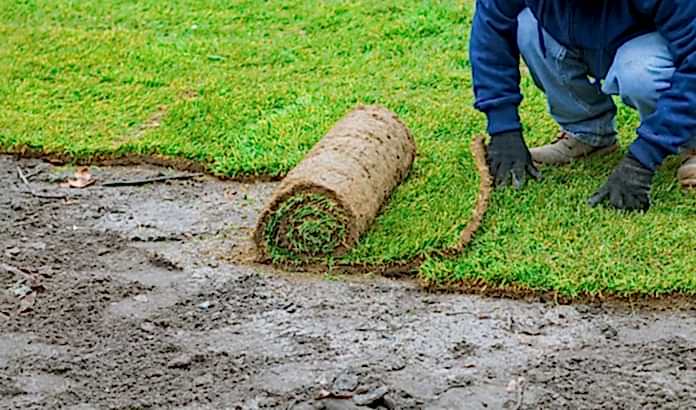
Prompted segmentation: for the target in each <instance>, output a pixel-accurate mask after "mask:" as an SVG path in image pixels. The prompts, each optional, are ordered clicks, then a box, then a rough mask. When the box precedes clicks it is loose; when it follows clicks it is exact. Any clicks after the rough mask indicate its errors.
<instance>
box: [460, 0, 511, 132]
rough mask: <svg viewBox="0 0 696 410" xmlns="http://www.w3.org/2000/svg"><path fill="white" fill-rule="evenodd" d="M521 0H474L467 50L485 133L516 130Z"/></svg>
mask: <svg viewBox="0 0 696 410" xmlns="http://www.w3.org/2000/svg"><path fill="white" fill-rule="evenodd" d="M524 8H525V4H524V0H477V1H476V12H475V14H474V23H473V26H472V30H471V39H470V43H469V54H470V60H471V66H472V71H473V80H474V94H475V96H476V104H475V107H476V109H478V110H480V111H482V112H484V113H485V114H486V116H487V117H488V133H489V134H490V135H496V134H501V133H504V132H508V131H516V130H520V129H521V128H522V127H521V125H520V118H519V114H518V111H517V110H518V107H519V105H520V102H521V101H522V94H521V93H520V69H519V64H520V52H519V50H518V48H517V16H518V15H519V14H520V13H521V12H522V10H524Z"/></svg>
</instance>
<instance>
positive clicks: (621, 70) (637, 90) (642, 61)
mask: <svg viewBox="0 0 696 410" xmlns="http://www.w3.org/2000/svg"><path fill="white" fill-rule="evenodd" d="M675 70H676V68H675V66H674V59H673V57H672V53H671V52H670V51H669V46H668V45H667V41H666V40H665V39H664V37H662V35H660V34H659V33H650V34H645V35H643V36H640V37H637V38H635V39H633V40H631V41H629V42H627V43H626V44H624V45H623V46H621V48H619V50H618V51H617V53H616V58H615V59H614V63H613V64H612V66H611V68H610V69H609V73H608V74H607V78H606V80H605V81H604V85H603V86H602V90H603V91H604V92H605V93H607V94H615V95H619V96H621V100H622V101H623V102H624V103H625V104H627V105H629V106H631V107H633V108H635V109H636V110H638V112H639V113H640V118H641V120H643V119H644V118H646V117H647V116H649V115H650V114H652V113H653V112H654V111H655V109H656V107H657V101H658V99H659V98H660V95H661V94H662V93H663V92H664V91H665V90H668V89H669V88H670V87H671V83H672V76H673V75H674V71H675ZM683 162H684V163H683V164H682V166H681V167H680V168H679V171H678V172H677V175H678V177H679V180H680V181H681V183H682V184H683V185H684V186H695V185H696V130H694V138H692V139H691V141H690V142H688V143H687V144H686V145H685V146H684V150H683Z"/></svg>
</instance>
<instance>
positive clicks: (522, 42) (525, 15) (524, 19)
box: [517, 8, 540, 56]
mask: <svg viewBox="0 0 696 410" xmlns="http://www.w3.org/2000/svg"><path fill="white" fill-rule="evenodd" d="M538 24H539V23H538V22H537V20H536V17H534V14H532V11H531V10H530V9H528V8H527V9H524V10H523V11H522V13H520V15H519V16H517V46H518V47H519V49H520V52H522V55H527V56H528V55H530V54H531V53H538V52H539V48H540V45H539V29H538Z"/></svg>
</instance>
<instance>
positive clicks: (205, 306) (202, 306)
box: [198, 300, 214, 310]
mask: <svg viewBox="0 0 696 410" xmlns="http://www.w3.org/2000/svg"><path fill="white" fill-rule="evenodd" d="M213 306H214V303H213V302H211V301H209V300H206V301H205V302H203V303H199V304H198V308H199V309H201V310H208V309H210V308H211V307H213Z"/></svg>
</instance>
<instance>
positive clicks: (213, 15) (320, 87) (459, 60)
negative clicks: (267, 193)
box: [0, 0, 696, 296]
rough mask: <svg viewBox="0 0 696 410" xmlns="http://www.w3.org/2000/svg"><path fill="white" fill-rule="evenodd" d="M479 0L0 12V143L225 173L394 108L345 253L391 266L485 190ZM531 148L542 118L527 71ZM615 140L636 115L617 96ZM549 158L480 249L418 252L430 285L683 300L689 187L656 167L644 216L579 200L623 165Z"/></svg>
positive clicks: (272, 171) (271, 161)
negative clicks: (371, 205)
mask: <svg viewBox="0 0 696 410" xmlns="http://www.w3.org/2000/svg"><path fill="white" fill-rule="evenodd" d="M472 13H473V2H472V1H467V2H458V1H415V0H408V1H402V2H399V3H398V5H390V4H387V3H384V2H368V1H350V2H349V1H336V2H321V3H317V2H311V1H306V0H303V1H287V2H278V3H274V4H269V3H260V2H256V1H234V2H223V1H214V0H206V1H173V2H160V1H154V0H152V1H143V2H137V3H134V2H130V1H111V2H102V1H95V2H69V1H66V0H59V1H52V2H48V1H38V2H31V3H18V2H3V3H2V4H0V37H2V38H3V47H2V48H0V78H3V81H2V82H0V98H1V99H2V101H3V106H2V108H0V146H1V147H2V148H3V149H4V150H5V151H16V150H18V149H20V148H21V147H30V148H34V149H39V150H43V151H45V152H47V153H61V154H68V155H70V156H72V157H73V158H89V157H92V156H95V155H103V154H107V155H116V156H118V155H127V154H164V155H170V156H175V157H181V158H186V159H190V160H194V161H200V162H201V163H204V164H206V165H207V166H208V167H209V170H210V171H211V172H213V173H215V174H218V175H225V176H236V177H239V176H248V175H270V176H279V175H283V174H285V173H287V172H288V170H289V169H291V168H292V167H293V166H294V165H295V164H297V163H298V162H299V161H300V160H301V158H302V156H303V155H304V154H305V153H306V152H307V151H308V150H309V148H310V147H311V146H312V145H313V144H314V143H315V142H316V141H317V140H318V139H319V138H321V136H322V135H323V134H324V133H325V132H326V131H327V130H328V129H329V128H330V127H331V125H332V124H333V123H334V122H335V121H336V120H338V119H339V118H341V117H342V116H343V115H344V114H345V113H346V112H347V111H348V110H349V109H351V108H352V107H354V106H355V105H357V104H358V103H365V104H372V103H379V104H382V105H385V106H387V107H388V108H390V109H392V110H394V111H395V112H396V113H397V114H398V115H399V116H400V117H401V118H402V119H403V120H404V122H405V123H406V124H407V125H408V126H409V127H410V128H411V130H412V132H413V134H414V136H415V138H416V142H417V145H418V150H419V156H418V158H417V160H416V162H415V164H414V168H413V170H412V172H411V174H410V176H409V179H408V180H407V182H406V183H405V184H403V185H402V186H401V187H400V188H399V189H397V191H396V192H395V193H394V195H393V197H392V200H391V201H390V202H389V204H388V205H387V206H386V208H385V209H384V210H383V213H382V214H381V216H380V217H379V218H378V220H377V222H376V224H375V225H374V227H373V228H372V229H371V230H370V231H369V232H368V234H367V235H366V236H365V237H364V238H363V239H362V240H361V241H360V243H359V245H358V246H357V248H355V250H353V251H352V252H351V253H349V254H348V255H347V256H346V260H348V261H361V262H367V263H375V262H393V261H399V260H403V259H408V258H411V257H414V256H418V255H425V254H428V253H430V252H431V251H432V250H435V249H441V248H444V247H447V246H451V245H453V244H454V243H456V241H457V240H458V236H459V232H460V231H461V230H462V229H463V228H464V226H465V225H466V223H467V221H468V220H469V218H470V216H471V213H472V209H473V207H474V204H475V200H476V194H477V189H478V185H479V181H478V175H477V174H476V168H475V166H474V164H473V158H472V156H471V154H470V153H469V151H468V146H469V142H470V141H471V139H472V138H473V136H474V135H476V134H480V133H482V132H483V131H484V130H485V124H484V118H483V117H482V116H481V115H480V114H478V113H476V112H475V111H474V110H473V108H471V106H472V99H473V96H472V91H471V77H470V64H469V61H468V59H467V54H468V53H467V43H468V39H467V36H468V31H469V24H470V21H471V16H472ZM522 86H523V92H524V94H525V96H526V100H525V103H524V105H523V109H522V117H523V120H524V123H525V126H526V127H527V128H526V130H525V132H526V136H527V140H528V143H529V144H530V145H534V144H538V143H542V142H547V141H549V140H550V139H551V138H552V137H553V134H554V132H555V130H556V129H555V125H554V124H553V122H552V121H551V119H550V118H549V117H548V115H547V114H546V104H545V102H544V99H543V96H542V95H541V93H540V92H539V91H537V90H536V89H535V88H534V86H533V84H532V82H531V79H530V78H529V76H528V75H525V76H524V79H523V85H522ZM619 124H620V127H621V141H622V145H623V146H624V147H625V146H627V145H628V143H630V141H631V139H632V138H633V134H634V131H633V130H634V128H635V126H636V125H637V118H636V116H635V114H634V113H632V112H630V111H629V110H627V109H626V108H625V107H622V108H621V110H620V118H619ZM620 155H621V154H620V153H617V154H615V155H614V156H611V157H608V158H604V159H597V160H592V161H589V162H586V163H579V164H574V165H572V166H569V167H564V168H559V169H549V168H547V169H543V170H542V171H543V172H544V175H545V179H544V181H542V182H540V183H533V184H531V185H530V186H529V187H528V188H527V189H525V190H524V191H522V192H513V191H511V190H505V191H501V192H497V193H496V194H495V195H494V197H493V203H492V204H491V207H490V211H489V213H488V215H487V217H486V220H485V223H484V226H483V228H482V230H481V231H480V232H479V234H478V236H477V238H476V239H475V241H474V243H473V244H472V245H471V246H470V247H469V249H468V251H466V252H465V253H464V254H463V255H462V256H461V257H459V258H457V259H455V260H428V261H427V262H426V263H425V264H424V265H423V267H422V268H421V273H420V274H421V276H422V277H423V278H424V279H426V280H427V281H430V282H433V283H442V282H455V283H456V282H459V281H464V282H466V283H470V282H471V281H474V282H478V281H484V282H485V283H487V284H489V285H493V286H507V285H512V284H515V285H517V286H522V287H529V288H532V289H538V290H544V291H549V290H550V291H557V292H559V293H562V294H564V295H567V296H573V295H576V294H579V293H591V294H598V293H601V294H618V295H625V294H664V293H674V292H679V293H687V294H694V293H695V292H696V272H695V271H696V268H695V267H696V235H694V225H693V223H694V220H695V218H696V196H695V195H694V194H693V193H685V192H683V191H681V190H680V189H679V187H678V185H677V183H676V181H675V180H674V172H675V170H676V166H677V162H676V161H675V160H672V161H670V162H669V163H668V164H667V165H666V166H665V167H663V169H662V170H661V173H660V174H659V176H658V178H657V180H656V183H655V189H654V194H653V198H654V202H655V205H654V207H653V209H652V210H651V211H650V212H649V213H647V214H645V215H641V214H633V215H625V214H622V213H619V212H615V211H612V210H608V209H590V208H588V207H587V205H586V204H585V200H586V198H587V197H588V196H589V195H591V194H592V192H593V191H594V190H595V189H596V188H597V187H598V186H599V185H600V184H601V183H602V182H603V180H604V178H606V176H607V175H608V174H609V172H610V171H611V168H612V166H613V165H614V164H615V163H616V162H617V161H618V160H619V158H620Z"/></svg>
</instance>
